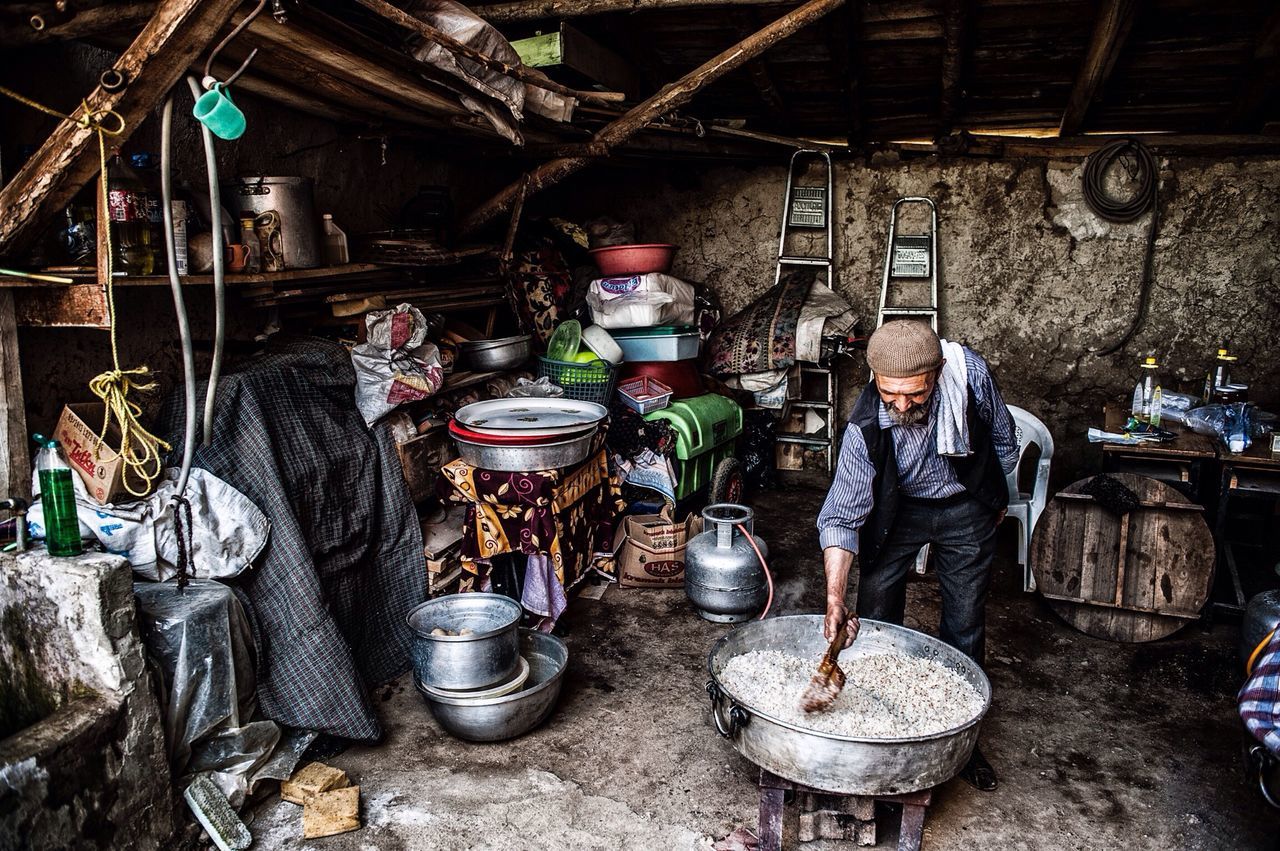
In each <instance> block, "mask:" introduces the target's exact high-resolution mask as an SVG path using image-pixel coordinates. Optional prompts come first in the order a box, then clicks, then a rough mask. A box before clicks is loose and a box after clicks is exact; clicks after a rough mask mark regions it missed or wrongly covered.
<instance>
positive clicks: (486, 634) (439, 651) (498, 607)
mask: <svg viewBox="0 0 1280 851" xmlns="http://www.w3.org/2000/svg"><path fill="white" fill-rule="evenodd" d="M522 614H523V610H522V609H521V608H520V604H519V603H517V602H516V601H515V600H513V599H511V598H510V597H504V596H502V595H501V594H484V593H468V594H449V595H448V596H445V597H436V598H435V599H434V600H427V601H426V602H425V603H420V604H419V605H418V606H416V607H414V609H413V610H412V611H410V612H409V616H408V623H409V629H411V630H412V631H413V644H412V645H410V648H409V652H410V655H411V656H412V658H413V672H414V675H415V676H416V677H417V678H418V682H420V683H422V684H423V685H426V686H430V687H431V688H437V689H453V690H463V689H476V688H486V687H488V686H493V685H497V684H498V683H503V682H506V681H507V680H509V679H511V678H512V677H513V676H514V675H515V673H516V671H517V669H518V668H519V665H520V633H519V631H518V630H519V625H520V617H521V615H522ZM437 627H439V628H441V629H448V630H452V631H454V632H457V631H458V630H460V629H462V628H464V627H465V628H467V629H470V630H472V633H471V634H470V635H432V634H431V631H432V630H433V629H435V628H437Z"/></svg>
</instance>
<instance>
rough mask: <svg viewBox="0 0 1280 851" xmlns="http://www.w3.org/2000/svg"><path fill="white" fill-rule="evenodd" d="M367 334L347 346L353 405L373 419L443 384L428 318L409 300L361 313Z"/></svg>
mask: <svg viewBox="0 0 1280 851" xmlns="http://www.w3.org/2000/svg"><path fill="white" fill-rule="evenodd" d="M365 327H366V328H367V330H368V339H367V341H366V342H364V343H361V344H360V345H358V346H356V347H355V348H354V349H352V350H351V364H352V366H354V367H355V370H356V407H357V408H359V409H360V415H361V416H363V417H364V421H365V423H367V424H368V425H373V424H374V423H376V422H377V421H378V420H380V419H382V418H383V417H384V416H386V415H387V414H389V413H391V412H392V411H393V410H395V408H396V406H398V405H403V404H404V403H405V402H417V401H419V400H421V399H425V398H427V397H428V396H430V395H432V394H433V393H435V392H436V391H437V390H439V389H440V387H441V385H443V384H444V367H443V366H441V364H440V351H439V350H438V349H437V348H436V347H435V344H433V343H428V342H426V340H427V319H426V317H425V316H423V315H422V311H420V310H418V308H416V307H414V306H413V305H411V304H400V305H397V306H396V307H395V309H394V310H374V311H370V312H369V313H368V314H367V315H366V316H365Z"/></svg>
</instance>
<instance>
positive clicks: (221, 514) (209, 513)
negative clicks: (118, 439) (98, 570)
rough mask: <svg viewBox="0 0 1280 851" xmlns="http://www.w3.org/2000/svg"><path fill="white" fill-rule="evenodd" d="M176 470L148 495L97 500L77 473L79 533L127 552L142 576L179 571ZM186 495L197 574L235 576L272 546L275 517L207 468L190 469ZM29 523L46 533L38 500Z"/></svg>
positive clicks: (35, 485)
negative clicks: (172, 502)
mask: <svg viewBox="0 0 1280 851" xmlns="http://www.w3.org/2000/svg"><path fill="white" fill-rule="evenodd" d="M178 472H179V471H178V469H177V468H176V467H171V468H169V469H167V470H165V477H164V479H162V480H161V481H160V483H159V485H157V487H156V490H155V492H154V493H152V494H151V495H150V496H147V497H145V498H143V499H139V500H134V501H131V502H122V503H118V504H113V505H99V504H98V503H97V502H96V501H95V500H93V499H91V498H90V497H89V492H88V491H87V490H86V489H85V486H84V480H83V479H81V478H80V477H79V476H72V477H71V482H72V484H73V485H74V487H75V490H76V515H77V517H78V518H79V520H80V535H81V537H83V538H93V539H96V540H97V541H98V543H100V544H102V546H103V548H105V549H106V550H107V552H111V553H115V554H116V555H121V556H124V557H125V558H126V559H128V560H129V564H130V565H131V566H132V567H133V572H134V573H136V574H138V575H139V576H143V577H145V578H147V579H151V580H157V581H162V580H165V579H168V578H170V577H173V576H176V575H177V568H176V565H177V563H178V538H177V534H176V533H175V532H174V528H173V507H172V506H171V505H170V504H169V501H170V499H171V498H172V497H173V494H174V492H175V491H176V490H177V486H178ZM32 480H33V481H32V490H33V491H35V492H36V494H37V496H38V495H39V490H40V483H39V479H38V478H37V477H36V476H35V475H34V474H33V475H32ZM186 497H187V500H188V501H189V502H190V503H191V523H192V526H193V527H194V528H193V530H192V535H191V538H192V544H191V546H192V552H193V569H194V572H195V575H196V577H197V578H199V579H229V578H231V577H233V576H238V575H239V574H240V573H242V572H243V571H244V570H245V569H247V568H248V567H249V566H250V565H251V564H252V563H253V561H254V559H256V558H257V557H258V555H259V554H261V552H262V550H263V548H264V547H265V546H266V545H267V537H268V535H270V533H271V521H270V520H268V519H267V516H266V515H265V514H263V513H262V511H260V510H259V509H258V506H256V505H254V504H253V501H252V500H250V499H249V497H247V496H245V495H244V494H242V493H240V491H238V490H236V489H235V488H233V487H232V486H231V485H229V484H227V483H226V482H224V481H222V479H219V478H218V477H217V476H215V475H213V474H212V473H210V472H209V471H208V470H201V469H199V468H192V470H191V477H190V478H189V479H188V480H187V490H186ZM27 528H28V530H29V531H30V533H31V537H33V538H43V537H44V534H45V533H44V506H43V505H41V504H40V503H39V502H37V503H36V504H35V505H33V506H31V510H30V511H29V512H27Z"/></svg>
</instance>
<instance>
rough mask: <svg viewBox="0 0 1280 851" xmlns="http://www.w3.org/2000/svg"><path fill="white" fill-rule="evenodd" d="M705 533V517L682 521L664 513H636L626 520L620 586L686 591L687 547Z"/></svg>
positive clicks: (694, 516)
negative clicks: (691, 539)
mask: <svg viewBox="0 0 1280 851" xmlns="http://www.w3.org/2000/svg"><path fill="white" fill-rule="evenodd" d="M700 532H702V516H701V515H698V514H693V513H690V514H689V515H688V516H687V517H686V518H685V519H684V520H683V521H682V522H679V523H677V522H674V521H673V520H672V519H671V515H670V514H668V513H666V512H665V511H664V512H663V513H662V514H636V515H632V516H631V517H627V518H626V519H624V520H623V522H622V526H621V527H620V529H619V530H618V533H619V536H620V537H623V540H622V541H621V549H620V551H619V553H618V585H620V586H621V587H623V588H683V587H684V548H685V544H686V543H688V541H689V539H690V538H692V537H693V536H694V535H697V534H699V533H700Z"/></svg>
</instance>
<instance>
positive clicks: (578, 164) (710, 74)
mask: <svg viewBox="0 0 1280 851" xmlns="http://www.w3.org/2000/svg"><path fill="white" fill-rule="evenodd" d="M843 3H844V0H809V2H808V3H805V4H804V5H803V6H801V7H799V8H797V9H792V10H791V11H790V12H788V13H786V14H785V15H783V16H782V17H781V18H778V19H777V20H776V21H774V22H773V23H771V24H769V25H768V26H767V27H764V28H763V29H761V30H760V31H759V32H756V33H753V34H752V35H750V36H748V37H747V38H745V39H743V40H742V41H740V42H738V43H737V44H735V45H733V46H732V47H730V48H729V49H728V50H725V51H722V52H721V53H719V54H717V55H716V56H714V57H712V58H711V59H709V60H707V61H706V62H704V63H702V64H701V65H699V66H698V67H697V68H694V69H693V70H692V71H690V72H689V73H688V74H685V75H684V76H683V77H681V78H680V79H679V80H676V81H675V82H674V83H670V84H668V85H666V86H663V87H662V89H661V90H659V91H658V93H657V94H655V95H653V96H652V97H650V98H648V99H647V100H645V101H642V102H641V103H639V104H637V105H635V106H634V107H632V108H631V109H629V110H627V112H626V113H624V114H623V115H622V116H621V117H619V118H617V119H615V120H614V121H612V122H610V123H609V124H607V125H605V126H604V127H603V128H602V129H601V130H600V131H599V132H597V133H596V134H595V136H593V137H592V142H596V143H599V144H602V145H604V146H606V147H607V148H614V147H616V146H618V145H620V144H622V143H623V142H625V141H627V140H628V139H630V138H631V137H632V136H634V135H635V134H636V133H637V132H639V131H640V130H642V129H644V128H645V126H647V125H648V124H649V123H650V122H651V121H655V120H657V119H659V118H661V117H662V116H664V115H666V114H668V113H670V112H672V111H673V110H676V109H679V108H680V107H681V106H684V105H685V104H686V103H688V102H689V101H690V100H692V99H693V97H694V95H696V94H697V93H698V92H700V91H702V89H703V88H705V87H706V86H707V85H709V84H710V83H713V82H715V81H716V80H718V79H720V78H721V77H723V76H724V75H725V74H728V73H730V72H731V71H735V70H737V69H738V68H741V67H742V66H743V65H745V64H746V63H747V62H750V61H751V60H752V59H755V58H756V57H757V56H759V55H760V54H762V53H764V52H765V51H766V50H768V49H769V48H770V47H773V46H774V45H775V44H778V43H779V42H781V41H784V40H785V39H787V38H789V37H791V36H792V35H793V34H794V33H796V32H797V31H799V30H801V29H803V28H804V27H806V26H808V25H809V24H811V23H813V22H814V21H816V20H818V19H819V18H821V17H822V16H824V15H826V14H827V13H828V12H830V11H832V10H834V9H838V8H839V7H840V6H841V5H842V4H843ZM590 161H591V160H590V159H588V158H585V157H561V158H558V159H554V160H551V161H550V162H545V163H543V164H541V165H539V166H538V167H537V168H534V169H532V170H531V171H529V172H528V173H526V174H525V175H524V176H522V177H521V178H520V179H519V180H516V181H515V182H513V183H511V184H509V185H508V186H507V187H506V188H505V189H503V190H502V191H500V192H499V193H497V194H496V195H494V196H493V197H492V198H490V199H489V200H488V201H486V202H484V203H483V204H481V205H480V206H479V207H477V208H476V209H475V210H474V211H472V213H471V214H470V215H468V216H467V218H466V219H465V220H464V221H463V223H462V227H461V229H460V230H461V233H462V235H464V236H465V235H468V234H472V233H475V232H476V231H477V230H479V229H480V228H481V227H483V226H484V225H486V224H488V223H489V222H490V221H492V220H494V219H495V218H497V217H498V216H501V215H502V214H503V213H506V212H507V211H509V210H510V209H511V205H512V204H513V203H514V202H515V200H516V198H517V197H521V196H523V195H526V194H529V193H533V192H538V191H540V190H542V189H544V188H546V187H548V186H551V185H553V184H555V183H558V182H560V181H561V180H563V179H564V178H566V177H568V176H569V175H571V174H573V173H574V172H576V171H578V170H579V169H581V168H582V167H584V166H585V165H587V164H588V163H589V162H590Z"/></svg>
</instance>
